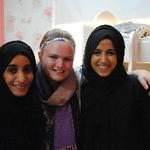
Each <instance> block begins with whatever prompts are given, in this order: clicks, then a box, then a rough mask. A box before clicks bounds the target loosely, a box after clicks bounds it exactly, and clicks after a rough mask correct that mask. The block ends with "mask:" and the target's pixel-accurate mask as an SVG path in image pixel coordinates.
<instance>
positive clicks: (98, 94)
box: [80, 25, 127, 150]
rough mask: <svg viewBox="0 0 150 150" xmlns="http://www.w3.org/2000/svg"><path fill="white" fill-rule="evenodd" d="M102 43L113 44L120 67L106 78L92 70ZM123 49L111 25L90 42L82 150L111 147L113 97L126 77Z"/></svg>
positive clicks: (93, 35) (85, 65) (85, 70)
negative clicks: (109, 41) (92, 60)
mask: <svg viewBox="0 0 150 150" xmlns="http://www.w3.org/2000/svg"><path fill="white" fill-rule="evenodd" d="M103 39H110V40H111V41H112V43H113V46H114V48H115V50H116V54H117V65H116V67H115V69H114V70H113V71H112V73H111V74H110V75H109V76H107V77H101V76H99V75H98V74H97V73H96V72H95V71H94V70H93V68H92V66H91V57H92V54H93V51H94V50H95V49H96V47H97V45H98V44H99V42H100V41H102V40H103ZM124 49H125V45H124V40H123V38H122V36H121V34H120V33H119V32H118V31H117V30H116V29H115V28H113V27H112V26H109V25H101V26H99V27H97V28H96V29H95V30H94V31H93V32H92V33H91V34H90V36H89V38H88V40H87V43H86V47H85V51H84V58H83V73H84V75H85V78H86V80H85V81H84V82H83V84H82V86H81V126H80V132H81V133H80V134H81V149H82V150H87V149H89V150H93V149H94V150H99V149H101V147H103V146H104V147H105V146H106V147H107V146H108V147H109V143H107V142H108V141H109V139H110V138H109V136H108V135H109V134H107V133H108V131H109V129H110V128H111V124H110V121H111V119H112V118H111V117H112V116H111V114H112V113H111V111H112V110H111V102H112V101H113V98H112V93H113V92H115V91H116V90H117V89H118V88H119V87H120V86H121V84H122V83H124V81H125V79H126V76H127V74H126V71H125V69H124V67H123V58H124ZM106 147H105V148H106ZM105 148H104V149H105ZM106 149H107V148H106Z"/></svg>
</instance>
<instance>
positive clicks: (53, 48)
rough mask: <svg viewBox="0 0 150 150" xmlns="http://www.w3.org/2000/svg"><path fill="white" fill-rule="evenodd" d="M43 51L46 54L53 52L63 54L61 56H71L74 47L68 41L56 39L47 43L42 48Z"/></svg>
mask: <svg viewBox="0 0 150 150" xmlns="http://www.w3.org/2000/svg"><path fill="white" fill-rule="evenodd" d="M43 52H44V53H46V54H55V55H58V56H59V55H60V56H61V55H63V56H65V55H66V56H67V55H69V56H73V55H74V52H75V49H74V47H73V45H72V44H71V43H70V42H66V41H56V42H52V43H49V44H48V45H46V46H45V47H44V48H43Z"/></svg>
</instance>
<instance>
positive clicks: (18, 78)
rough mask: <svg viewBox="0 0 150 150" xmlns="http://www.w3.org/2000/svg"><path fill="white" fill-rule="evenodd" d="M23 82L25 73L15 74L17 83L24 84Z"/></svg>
mask: <svg viewBox="0 0 150 150" xmlns="http://www.w3.org/2000/svg"><path fill="white" fill-rule="evenodd" d="M25 80H26V77H25V73H24V72H23V71H19V72H18V73H17V81H18V82H20V83H23V82H25Z"/></svg>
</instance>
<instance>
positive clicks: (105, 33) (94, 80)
mask: <svg viewBox="0 0 150 150" xmlns="http://www.w3.org/2000/svg"><path fill="white" fill-rule="evenodd" d="M103 39H110V40H111V41H112V43H113V45H114V48H115V50H116V53H117V60H118V61H117V66H116V68H115V69H114V70H113V72H112V73H111V74H110V75H109V76H108V77H101V76H99V75H98V74H97V73H96V72H95V71H94V70H93V68H92V66H91V57H92V54H93V51H94V50H95V49H96V47H97V45H98V44H99V42H100V41H102V40H103ZM124 49H125V44H124V40H123V37H122V35H121V34H120V32H119V31H118V30H116V29H115V28H114V27H112V26H109V25H101V26H99V27H97V28H96V29H95V30H94V31H93V32H92V33H91V34H90V36H89V38H88V40H87V43H86V47H85V51H84V58H83V73H84V75H85V77H86V79H87V81H88V82H89V84H90V86H92V87H95V88H100V89H99V93H101V94H102V96H103V95H107V94H109V92H112V91H113V90H115V89H116V88H117V87H118V86H119V84H121V83H122V81H124V79H125V78H126V71H125V69H124V66H123V60H124Z"/></svg>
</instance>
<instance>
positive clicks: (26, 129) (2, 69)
mask: <svg viewBox="0 0 150 150" xmlns="http://www.w3.org/2000/svg"><path fill="white" fill-rule="evenodd" d="M35 73H36V61H35V57H34V54H33V51H32V49H31V48H30V47H29V46H28V45H27V44H26V43H24V42H22V41H11V42H8V43H6V44H4V45H2V47H1V48H0V119H1V123H0V149H1V150H45V140H46V130H45V126H46V120H45V116H44V113H43V109H42V107H41V104H40V101H39V100H38V99H37V97H36V95H35V90H36V89H35V88H36V87H35Z"/></svg>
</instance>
